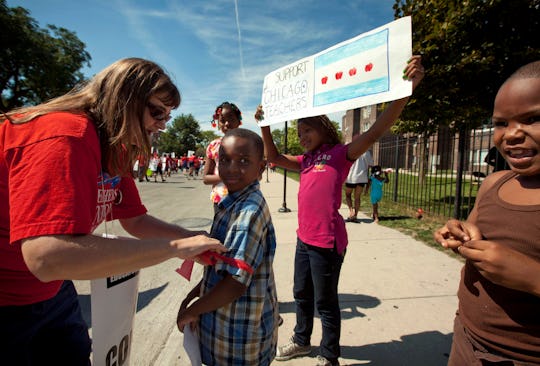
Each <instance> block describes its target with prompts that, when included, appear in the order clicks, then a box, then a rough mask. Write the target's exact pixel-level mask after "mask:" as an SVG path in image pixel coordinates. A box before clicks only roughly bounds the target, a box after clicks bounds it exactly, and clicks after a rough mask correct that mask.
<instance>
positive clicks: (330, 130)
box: [298, 114, 341, 145]
mask: <svg viewBox="0 0 540 366" xmlns="http://www.w3.org/2000/svg"><path fill="white" fill-rule="evenodd" d="M300 123H305V124H306V125H308V126H311V127H313V128H315V129H317V130H319V131H320V132H321V133H322V134H323V135H324V136H325V139H324V140H325V141H324V142H325V143H327V144H329V145H337V144H341V140H340V139H339V135H338V132H337V130H336V127H335V126H334V124H333V123H332V121H330V118H328V116H327V115H325V114H323V115H320V116H313V117H306V118H300V119H299V120H298V124H300Z"/></svg>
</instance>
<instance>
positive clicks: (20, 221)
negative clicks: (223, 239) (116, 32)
mask: <svg viewBox="0 0 540 366" xmlns="http://www.w3.org/2000/svg"><path fill="white" fill-rule="evenodd" d="M179 104H180V93H179V91H178V89H177V88H176V86H175V85H174V84H173V83H172V81H171V79H170V78H169V76H168V75H167V74H165V72H164V71H163V70H162V68H161V67H159V66H158V65H156V64H155V63H153V62H150V61H147V60H143V59H139V58H128V59H122V60H119V61H117V62H115V63H113V64H112V65H110V66H108V67H107V68H105V69H104V70H102V71H101V72H99V73H98V74H96V75H95V76H94V77H93V78H92V79H91V80H89V81H88V82H87V83H85V84H83V85H80V86H78V87H76V88H75V89H73V90H72V91H70V92H69V93H67V94H65V95H63V96H60V97H57V98H55V99H52V100H50V101H48V102H45V103H43V104H40V105H37V106H32V107H23V108H19V109H16V110H13V111H11V112H8V113H5V114H4V116H5V117H6V119H5V120H4V121H3V122H0V202H2V205H1V206H0V333H1V334H2V341H1V342H0V355H1V362H2V363H3V364H6V365H59V364H62V365H77V366H78V365H90V352H91V341H90V339H89V335H88V329H87V326H86V323H85V322H84V320H83V318H82V315H81V310H80V307H79V303H78V299H77V292H76V290H75V288H74V286H73V283H72V282H71V281H70V280H72V279H76V280H87V279H95V278H103V277H108V276H112V275H117V274H122V273H126V272H131V271H137V270H138V269H140V268H143V267H147V266H151V265H154V264H157V263H160V262H162V261H165V260H167V259H170V258H175V257H178V258H191V259H196V258H197V257H198V255H200V254H202V253H203V252H205V251H208V250H211V251H218V252H223V251H225V250H226V249H225V247H223V245H221V244H220V243H219V241H218V240H216V239H212V238H209V237H207V236H206V235H202V233H200V232H192V231H189V230H186V229H183V228H181V227H179V226H176V225H172V224H169V223H166V222H164V221H161V220H159V219H157V218H155V217H153V216H150V215H149V214H147V211H146V208H145V207H144V206H143V204H142V203H141V200H140V197H139V194H138V192H137V188H136V186H135V183H134V180H133V178H132V176H131V169H132V167H133V163H134V161H135V159H136V158H137V156H138V155H140V154H143V155H144V156H145V157H146V158H148V157H149V155H150V147H151V144H150V143H151V135H152V134H154V133H156V132H158V131H159V130H160V129H163V128H165V123H166V122H167V120H169V118H170V112H171V110H172V109H174V108H177V107H178V106H179ZM59 167H61V168H60V171H61V172H60V173H59V170H58V169H59ZM51 172H55V174H51ZM113 219H118V220H119V221H120V223H121V225H122V227H123V228H124V229H125V230H126V231H127V232H128V233H129V234H131V235H133V236H134V237H137V238H140V239H141V240H137V239H131V238H119V239H109V238H105V237H101V236H94V235H92V232H93V231H94V229H95V228H96V227H97V226H98V225H99V224H100V223H101V222H103V221H104V220H107V221H108V220H113Z"/></svg>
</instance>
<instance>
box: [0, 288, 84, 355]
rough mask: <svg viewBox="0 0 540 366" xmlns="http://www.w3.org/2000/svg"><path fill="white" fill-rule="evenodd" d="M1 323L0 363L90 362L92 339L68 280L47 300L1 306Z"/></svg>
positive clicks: (74, 292) (75, 294)
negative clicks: (0, 361)
mask: <svg viewBox="0 0 540 366" xmlns="http://www.w3.org/2000/svg"><path fill="white" fill-rule="evenodd" d="M0 324H2V334H1V335H0V355H1V360H2V364H5V365H25V366H30V365H73V366H90V352H91V348H92V343H91V340H90V336H89V335H88V326H87V325H86V323H85V321H84V319H83V318H82V313H81V308H80V306H79V300H78V297H77V291H76V290H75V287H74V286H73V283H72V282H71V281H64V283H63V284H62V286H61V287H60V290H59V291H58V294H56V296H54V297H53V298H51V299H49V300H45V301H40V302H37V303H35V304H30V305H22V306H0Z"/></svg>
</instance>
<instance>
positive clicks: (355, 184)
mask: <svg viewBox="0 0 540 366" xmlns="http://www.w3.org/2000/svg"><path fill="white" fill-rule="evenodd" d="M366 184H367V183H345V187H347V188H356V187H362V188H363V187H365V186H366Z"/></svg>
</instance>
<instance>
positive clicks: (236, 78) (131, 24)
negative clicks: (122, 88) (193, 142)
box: [7, 0, 394, 131]
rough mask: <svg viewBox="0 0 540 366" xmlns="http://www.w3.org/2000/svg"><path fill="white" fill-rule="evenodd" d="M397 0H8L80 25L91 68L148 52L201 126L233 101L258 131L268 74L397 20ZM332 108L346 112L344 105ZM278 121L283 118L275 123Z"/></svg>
mask: <svg viewBox="0 0 540 366" xmlns="http://www.w3.org/2000/svg"><path fill="white" fill-rule="evenodd" d="M393 3H394V0H350V1H344V0H312V1H308V0H278V1H274V0H265V1H262V0H236V1H235V0H190V1H187V0H138V1H136V0H131V1H130V0H84V1H83V0H47V1H44V0H7V5H8V6H9V7H14V6H21V7H23V8H26V9H27V10H29V12H30V16H31V17H33V18H34V19H35V20H36V21H37V22H38V23H39V26H40V27H45V25H46V24H53V25H56V26H59V27H64V28H67V29H69V30H71V31H73V32H75V33H76V34H77V37H78V38H79V39H80V40H81V41H83V42H84V43H85V44H86V50H87V51H88V52H89V53H90V55H91V56H92V60H91V67H90V68H85V69H84V70H83V72H84V74H85V75H87V76H89V77H90V76H92V75H93V74H95V73H96V72H98V71H99V70H101V69H103V68H104V67H106V66H107V65H109V64H111V63H113V62H114V61H116V60H118V59H121V58H125V57H142V58H146V59H150V60H153V61H155V62H157V63H158V64H160V65H161V66H163V67H164V68H165V69H166V70H167V71H168V72H169V74H171V76H172V77H173V79H174V80H175V81H176V83H177V85H178V87H179V89H180V91H181V93H182V98H183V100H182V104H181V106H180V108H178V109H177V110H176V111H174V112H173V117H176V116H177V115H179V114H182V113H183V114H189V113H191V114H192V115H193V116H194V117H195V119H197V120H198V121H199V123H200V125H201V129H202V130H210V129H212V127H211V125H210V120H211V118H212V114H213V112H214V109H215V107H216V106H217V105H219V104H220V103H221V102H223V101H231V102H234V103H236V104H237V105H238V107H239V108H240V110H241V111H242V115H243V125H244V127H246V128H249V129H252V130H255V131H258V127H257V126H256V124H255V121H254V118H253V113H254V111H255V108H256V107H257V105H258V104H259V103H260V100H261V92H262V85H263V80H264V77H265V76H266V75H267V74H268V73H270V72H271V71H273V70H275V69H277V68H279V67H281V66H285V65H287V64H289V63H292V62H294V61H296V60H298V59H300V58H303V57H306V56H310V55H312V54H315V53H317V52H320V51H322V50H324V49H326V48H328V47H331V46H333V45H335V44H337V43H339V42H342V41H345V40H347V39H350V38H352V37H354V36H357V35H359V34H361V33H364V32H367V31H369V30H371V29H373V28H376V27H379V26H381V25H384V24H386V23H388V22H390V21H392V20H394V13H393V10H392V5H393ZM342 114H343V113H336V114H332V115H330V117H331V118H332V119H334V120H335V121H337V122H341V115H342ZM276 127H278V128H280V127H282V126H280V125H279V124H278V125H276Z"/></svg>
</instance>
